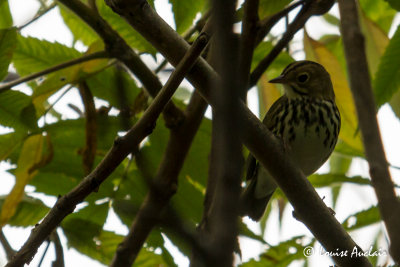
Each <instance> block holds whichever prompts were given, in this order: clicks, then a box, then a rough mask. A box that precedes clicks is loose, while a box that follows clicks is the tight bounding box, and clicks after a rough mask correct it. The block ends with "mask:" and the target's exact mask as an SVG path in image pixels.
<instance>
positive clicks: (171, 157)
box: [110, 32, 208, 267]
mask: <svg viewBox="0 0 400 267" xmlns="http://www.w3.org/2000/svg"><path fill="white" fill-rule="evenodd" d="M207 43H208V36H207V33H206V32H202V33H201V34H200V36H199V38H198V39H197V40H196V41H195V42H194V43H193V45H192V47H191V48H190V49H189V51H188V52H187V54H186V55H185V56H184V58H183V59H182V61H181V62H180V63H179V64H178V66H177V67H176V70H175V72H174V73H173V74H172V75H171V77H170V79H169V80H168V82H167V84H169V83H171V86H175V87H176V88H177V87H178V86H179V84H180V82H181V81H182V80H183V78H184V77H185V75H186V73H187V71H189V70H190V68H191V66H192V65H193V64H194V63H195V61H196V60H197V58H198V56H199V55H200V53H201V51H202V50H203V48H204V47H205V46H206V44H207ZM167 84H166V86H167ZM206 107H207V104H206V103H205V102H204V100H202V99H201V97H200V96H199V95H198V94H197V93H194V95H193V97H192V100H191V102H190V104H189V106H188V110H187V117H186V120H185V121H184V122H183V123H182V125H180V126H179V127H177V128H174V129H172V131H171V136H170V139H169V142H168V145H167V149H166V151H165V153H164V157H163V160H162V162H161V165H160V167H159V170H158V172H157V175H156V177H155V179H154V185H153V186H152V187H151V188H150V192H149V193H148V195H147V196H146V198H145V201H144V202H143V204H142V206H141V207H140V210H139V212H138V213H137V215H136V217H135V220H134V221H133V223H132V225H131V227H130V231H129V233H128V235H127V236H126V237H125V238H124V241H123V242H122V243H121V244H119V246H118V249H117V252H116V254H115V256H114V259H113V260H112V263H111V265H110V266H115V267H117V266H118V267H119V266H131V265H132V263H133V262H134V261H135V259H136V257H137V256H138V254H139V251H140V249H141V248H142V246H143V244H144V242H145V241H146V239H147V236H148V235H149V233H150V231H151V230H152V228H153V227H154V226H155V225H156V224H157V223H158V221H159V217H160V214H161V212H162V211H163V209H164V208H165V206H166V205H167V204H168V202H169V200H170V198H171V197H172V196H173V195H174V194H175V192H176V189H177V184H178V175H179V171H180V170H181V168H182V165H183V162H184V159H185V157H186V154H187V152H188V150H189V148H190V144H191V143H192V140H193V138H194V135H195V133H196V132H197V129H198V127H199V126H200V122H201V119H202V118H203V114H204V112H205V108H206Z"/></svg>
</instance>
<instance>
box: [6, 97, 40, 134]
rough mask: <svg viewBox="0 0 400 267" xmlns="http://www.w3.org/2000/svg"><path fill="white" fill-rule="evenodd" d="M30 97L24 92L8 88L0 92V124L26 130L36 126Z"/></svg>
mask: <svg viewBox="0 0 400 267" xmlns="http://www.w3.org/2000/svg"><path fill="white" fill-rule="evenodd" d="M27 109H28V110H29V109H32V102H31V98H30V97H29V96H27V95H25V94H24V93H21V92H18V91H12V90H8V91H5V92H2V93H1V94H0V125H3V126H6V127H11V128H14V129H15V130H16V131H20V130H21V131H27V130H28V129H33V128H35V127H36V117H35V112H33V113H32V112H30V113H26V112H25V111H26V110H27Z"/></svg>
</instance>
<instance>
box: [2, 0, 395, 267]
mask: <svg viewBox="0 0 400 267" xmlns="http://www.w3.org/2000/svg"><path fill="white" fill-rule="evenodd" d="M83 2H87V1H83ZM149 2H150V4H151V5H152V6H153V7H154V1H149ZM291 2H292V1H290V0H279V1H269V0H261V1H260V7H259V16H260V18H261V19H263V18H266V17H268V16H270V15H272V14H274V13H276V12H278V11H279V10H281V9H282V8H284V7H285V6H287V5H288V4H290V3H291ZM44 3H45V2H43V1H42V3H41V5H44ZM169 3H170V4H171V9H172V12H173V17H174V23H175V28H176V30H177V32H178V33H180V34H182V33H184V32H187V30H188V29H189V28H190V27H191V26H193V25H194V23H195V22H196V21H197V20H198V19H199V18H200V17H201V16H202V15H204V14H205V12H206V10H208V9H209V5H208V1H205V0H200V1H197V0H190V1H188V0H170V1H169ZM96 4H97V9H98V12H99V14H100V15H101V16H102V17H103V18H104V19H105V20H106V21H107V22H108V23H109V24H110V25H111V26H112V27H113V28H114V29H115V30H116V31H117V32H118V33H119V34H120V35H121V36H122V37H123V38H124V39H125V40H126V41H127V43H128V44H129V45H130V46H131V47H132V48H133V49H134V50H135V51H137V52H138V53H141V54H149V55H152V57H151V58H152V59H153V60H155V59H156V57H155V56H156V55H157V54H158V53H157V51H156V50H155V49H154V47H152V46H151V45H150V44H149V43H148V42H147V41H146V40H145V39H144V38H143V37H142V36H140V34H139V33H137V32H136V31H135V30H133V29H132V28H131V27H130V26H129V24H128V23H127V22H126V21H125V20H123V19H122V18H121V17H120V16H118V15H116V14H115V13H113V12H112V10H111V9H110V8H109V7H108V6H107V5H106V4H105V2H104V1H103V0H97V1H96ZM359 4H360V5H359V7H360V10H359V14H360V24H361V25H362V30H363V33H364V35H365V37H366V47H367V57H368V62H369V67H370V73H371V80H372V82H373V87H374V94H375V99H376V103H377V108H378V109H379V107H381V106H382V105H385V104H387V103H388V104H389V105H390V106H391V107H392V109H393V111H394V113H395V114H396V116H397V117H399V118H400V92H399V88H400V27H397V29H394V28H395V27H396V25H393V22H394V18H395V16H396V15H398V13H397V12H398V11H399V9H400V6H399V1H397V0H386V1H375V0H359ZM57 8H58V10H59V11H60V14H61V18H62V19H63V21H64V22H65V24H66V26H67V27H68V29H69V30H70V31H71V33H72V36H73V38H74V42H73V44H71V45H65V44H60V43H57V42H50V41H47V40H40V39H38V38H34V37H30V36H25V35H22V34H21V33H20V31H18V30H17V29H16V28H14V27H12V26H13V18H12V15H11V13H10V9H9V6H8V1H6V0H0V80H3V79H4V78H5V77H6V76H7V73H8V71H9V70H12V69H15V71H16V73H17V74H18V75H19V76H21V77H23V76H26V75H29V74H32V73H36V72H38V71H42V70H45V69H48V68H50V67H53V66H55V65H57V64H60V63H63V62H65V61H68V60H71V59H76V58H79V57H81V56H83V55H85V54H90V53H94V52H98V51H102V50H104V44H103V41H102V40H101V39H100V38H99V36H98V35H97V34H96V33H95V31H94V30H92V29H91V28H90V27H89V26H88V25H87V24H86V23H85V22H83V21H82V20H81V19H80V18H79V17H78V16H77V15H75V14H74V13H72V12H71V11H70V10H68V9H67V8H66V7H65V6H63V5H61V4H60V5H59V6H58V7H57ZM239 9H240V12H241V11H242V7H239ZM240 12H239V13H240ZM294 12H296V11H294ZM319 20H320V21H324V22H327V23H328V24H329V25H330V26H331V27H333V28H335V30H336V32H339V26H340V19H339V18H338V17H336V16H335V14H334V13H333V12H331V13H328V14H326V15H324V16H323V17H321V18H319ZM312 26H313V25H308V24H307V28H308V29H311V28H312ZM390 32H394V34H391V35H389V33H390ZM279 37H280V35H279V34H278V35H277V36H275V35H272V34H270V35H269V36H267V37H266V38H265V40H264V41H263V42H261V43H260V44H259V45H258V46H257V48H256V50H255V52H254V57H253V61H252V68H254V67H255V66H256V65H257V63H258V62H259V61H260V60H262V59H263V58H264V57H265V55H266V54H268V53H269V51H270V50H271V49H272V47H273V45H274V44H275V42H276V39H277V38H279ZM302 41H303V42H302V44H303V46H302V48H301V49H300V50H293V51H292V49H289V50H287V51H285V52H282V53H281V54H280V55H279V56H278V58H277V59H276V60H275V61H274V62H273V63H272V65H271V66H270V67H269V69H268V70H267V71H266V72H265V73H264V74H263V76H262V77H261V79H260V81H259V82H258V84H257V90H258V96H259V97H258V99H259V111H260V114H261V116H263V115H264V114H265V113H266V111H267V110H268V108H269V107H270V106H271V104H272V103H273V102H274V101H275V100H276V99H277V98H278V97H279V96H280V95H281V94H282V90H281V88H280V87H277V86H276V85H275V84H269V83H268V80H269V79H271V78H274V77H276V76H278V75H279V74H280V72H281V71H282V69H283V68H284V67H285V66H286V65H287V64H289V63H290V62H292V61H293V60H294V58H298V57H299V56H298V55H299V54H304V55H305V57H306V58H307V59H311V60H314V61H317V62H320V63H321V64H323V65H324V66H325V67H326V68H327V70H328V71H329V73H330V74H331V76H332V80H333V83H334V88H335V93H336V97H337V103H338V106H339V109H340V112H341V115H342V130H341V133H340V140H339V143H338V145H337V147H336V150H335V153H334V154H333V156H332V159H331V161H330V171H329V172H327V173H325V174H314V175H312V176H310V181H311V182H312V183H313V185H314V186H315V187H323V188H329V189H330V190H331V192H332V199H333V203H334V206H335V204H336V202H337V200H338V197H339V195H340V192H341V189H342V185H344V184H356V185H360V186H363V187H370V186H371V185H370V180H369V179H368V178H366V177H361V176H352V177H350V176H348V174H347V173H348V170H349V168H350V166H351V163H352V161H353V159H354V158H363V157H364V155H363V147H362V143H361V139H360V135H359V131H358V121H357V117H356V113H355V108H354V103H353V98H352V95H351V93H350V90H349V85H348V81H347V73H346V64H345V56H344V53H343V47H342V41H341V36H340V35H339V34H322V35H321V36H319V37H318V38H312V37H310V36H309V35H308V32H306V31H304V34H303V40H302ZM294 42H295V41H294ZM76 44H79V47H82V46H83V47H85V49H86V50H85V52H82V49H79V50H78V49H77V48H76V47H77V46H76ZM298 45H299V44H298V43H297V44H296V47H299V46H298ZM289 46H290V47H291V46H292V44H290V45H289ZM296 49H298V48H296ZM157 63H160V62H157ZM10 66H12V67H10ZM81 82H85V83H86V84H87V85H88V87H89V89H90V91H91V93H92V95H93V96H94V97H95V101H96V108H97V114H96V116H97V117H96V122H97V133H96V134H97V148H96V155H95V164H98V163H99V162H100V161H101V160H102V158H103V157H104V155H105V154H106V153H107V151H108V150H109V149H110V148H111V146H112V144H113V141H114V139H115V137H116V136H118V135H119V134H123V132H124V131H126V130H127V129H126V123H123V121H125V122H126V118H127V119H128V122H129V126H132V125H133V124H134V123H135V122H136V121H137V120H138V119H140V117H141V116H142V114H143V113H142V111H143V108H144V107H145V106H146V104H147V102H146V101H147V98H143V96H142V90H143V88H141V85H140V83H138V82H137V80H136V79H135V78H134V77H133V76H132V75H131V74H130V73H128V72H126V71H125V70H124V69H123V68H121V67H120V66H119V65H118V64H115V61H113V60H112V59H97V60H92V61H89V62H84V63H80V64H77V65H74V66H71V67H69V68H65V69H62V70H59V71H56V72H52V73H50V74H48V75H45V76H43V77H41V78H39V79H35V80H31V81H29V82H28V83H27V85H28V86H29V89H30V90H31V91H30V92H29V90H25V91H23V92H21V91H17V90H8V91H5V92H1V93H0V125H1V126H2V128H3V129H5V128H6V129H7V133H4V134H1V135H0V159H1V160H4V161H6V162H8V163H9V164H10V165H9V166H10V168H9V170H8V172H9V173H10V174H12V175H14V176H15V180H16V182H15V185H14V187H13V189H12V190H11V191H10V193H9V194H8V195H6V196H1V197H0V207H1V213H0V223H1V225H10V226H19V227H31V226H33V225H35V224H36V223H37V222H38V221H40V220H41V219H42V218H43V217H44V216H45V215H46V213H47V212H48V210H49V208H50V207H48V206H47V205H46V204H44V203H43V202H42V200H40V199H41V198H40V197H39V195H42V196H43V195H44V196H47V197H53V198H56V197H58V196H60V195H64V194H66V193H68V192H69V191H70V190H72V189H73V188H74V187H75V186H77V185H78V184H79V183H80V182H81V181H82V179H83V178H84V168H83V160H82V151H83V150H84V148H85V135H86V134H87V133H86V132H85V119H84V118H82V114H84V111H83V110H82V111H79V107H78V108H77V109H78V116H76V115H75V116H71V115H69V114H67V112H66V111H64V110H63V111H61V110H60V111H59V110H58V109H57V108H58V106H57V100H55V99H57V98H56V97H55V96H57V97H60V96H63V94H62V92H64V91H65V88H67V87H68V86H70V87H72V89H71V90H72V91H75V92H76V91H77V90H76V85H77V84H79V83H81ZM121 88H123V89H124V90H123V92H121V90H120V89H121ZM191 92H192V90H191V89H190V88H189V89H188V88H185V87H182V88H180V89H179V91H178V93H177V94H176V95H175V96H174V101H175V102H176V103H177V104H178V105H179V106H181V107H183V108H185V105H186V104H185V103H187V102H188V99H189V97H190V95H191ZM71 102H73V101H71ZM76 103H79V100H77V101H76V100H75V102H73V103H72V104H74V105H75V104H76ZM75 110H76V109H75ZM164 124H165V123H164V121H163V119H162V118H160V119H159V120H158V121H157V127H156V128H155V129H154V131H153V132H152V134H151V135H150V136H149V138H148V139H146V141H145V142H144V143H143V145H142V146H141V148H140V151H139V153H138V155H137V157H136V158H135V159H129V158H127V159H125V160H124V161H123V162H122V164H120V166H119V167H118V168H117V169H116V170H115V171H114V172H113V173H112V174H111V175H110V177H108V179H107V180H106V181H105V182H104V183H103V184H102V185H101V187H100V188H99V191H98V192H97V193H93V194H91V195H90V196H89V197H87V199H86V200H85V202H84V207H83V208H80V209H77V210H76V211H75V212H74V213H73V214H71V215H70V216H68V217H66V219H65V220H63V222H62V223H61V225H60V228H61V229H62V231H63V233H64V234H65V237H66V238H67V242H68V246H69V247H73V248H75V249H76V250H77V251H79V252H80V253H82V254H85V255H87V256H88V257H91V258H92V259H95V260H97V261H99V262H101V263H103V264H106V265H107V264H109V263H110V261H111V259H112V257H113V255H114V253H115V250H116V248H117V245H118V244H119V243H120V242H121V240H122V239H123V236H121V235H119V234H116V233H114V232H112V231H108V230H105V229H104V224H105V222H106V220H107V218H108V217H109V214H110V212H111V211H113V212H115V214H116V215H117V216H118V218H119V219H120V220H121V221H122V223H123V224H124V225H126V226H127V227H129V226H130V224H131V223H132V221H133V220H134V219H135V216H136V213H137V211H138V209H139V207H140V205H141V203H142V202H143V199H144V198H145V196H146V194H147V192H148V185H149V182H150V179H151V178H152V177H154V175H155V172H156V170H157V168H158V165H159V163H160V161H161V159H162V157H163V154H164V151H165V148H166V144H167V141H168V138H169V131H168V129H167V128H166V127H165V126H164ZM210 136H211V121H210V120H209V119H203V122H202V124H201V126H200V129H199V131H198V133H197V135H196V137H195V139H194V141H193V144H192V146H191V148H190V151H189V153H188V155H187V158H186V161H185V164H184V166H183V169H182V171H181V172H180V174H179V188H178V191H177V194H176V195H175V196H174V197H173V199H172V201H171V202H172V203H171V207H173V209H174V210H175V212H176V213H177V214H179V215H180V216H181V218H182V219H183V220H184V221H185V223H187V226H188V227H189V228H192V229H194V228H195V226H196V224H198V223H199V222H200V220H201V216H202V212H203V199H204V191H205V188H206V183H207V175H208V157H209V153H210ZM27 186H29V187H30V190H29V191H27V189H26V188H27ZM32 188H33V189H32ZM32 190H33V192H32ZM37 193H40V194H37ZM282 198H284V196H283V195H282V193H280V192H277V194H275V195H274V197H273V199H274V201H275V200H277V199H281V200H282ZM281 200H280V201H279V208H280V210H281V213H280V214H281V215H282V212H283V210H284V209H285V207H286V206H287V204H288V202H287V201H285V200H283V201H281ZM272 209H273V208H272V206H271V205H270V206H269V207H268V210H267V212H266V215H265V216H264V218H263V220H262V222H261V225H260V227H261V230H262V233H264V232H265V231H266V226H267V223H268V222H269V217H268V215H269V214H270V212H271V210H272ZM281 219H282V216H280V220H281ZM380 221H381V219H380V216H379V211H378V209H377V207H376V206H372V207H370V208H369V209H367V210H359V211H357V212H355V213H354V214H349V215H348V217H347V218H346V219H345V220H344V221H343V222H342V224H343V226H344V227H345V229H346V230H348V231H353V230H357V229H361V228H364V227H367V226H370V225H374V224H377V223H379V222H380ZM240 232H241V235H243V236H246V237H248V238H252V239H253V240H257V241H259V242H260V244H263V246H265V249H264V250H263V252H262V254H260V255H259V259H257V260H256V259H251V260H250V261H248V262H244V263H242V264H240V266H246V267H251V266H288V265H289V264H291V263H292V262H293V261H298V260H301V261H305V257H304V254H303V248H304V247H305V246H309V245H311V246H313V244H314V240H312V241H309V242H307V241H304V240H305V238H304V237H301V236H299V237H294V238H292V239H290V240H285V241H282V242H280V243H278V244H276V245H274V246H267V245H266V244H267V242H266V241H267V240H264V238H263V235H259V234H256V233H254V232H253V231H251V230H250V229H248V228H247V225H246V224H244V223H243V224H241V225H240ZM378 238H379V236H376V238H375V239H374V240H375V243H374V246H375V247H377V244H378V243H377V242H378ZM166 240H168V241H171V242H172V243H173V244H174V245H175V246H176V247H177V248H178V249H179V251H180V252H181V253H183V254H184V255H185V256H187V257H190V255H191V252H192V251H191V248H190V245H189V244H187V243H186V242H184V240H182V238H181V237H180V236H179V235H178V234H177V233H176V232H175V231H171V229H166V228H163V227H161V226H160V227H157V228H155V229H154V230H153V231H152V233H151V235H150V237H149V238H148V240H147V242H146V246H145V248H144V249H142V250H141V252H140V255H139V257H138V259H137V260H136V263H135V265H134V266H175V265H176V263H175V262H174V255H173V254H171V253H172V252H171V251H170V250H169V249H168V248H167V247H166V246H165V244H166ZM373 260H375V261H377V260H378V259H373ZM305 264H307V262H306V261H305Z"/></svg>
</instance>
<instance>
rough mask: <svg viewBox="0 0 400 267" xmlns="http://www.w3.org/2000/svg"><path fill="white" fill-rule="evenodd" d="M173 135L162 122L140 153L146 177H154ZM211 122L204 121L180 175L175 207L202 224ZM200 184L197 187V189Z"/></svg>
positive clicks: (159, 122)
mask: <svg viewBox="0 0 400 267" xmlns="http://www.w3.org/2000/svg"><path fill="white" fill-rule="evenodd" d="M168 136H169V131H168V130H167V128H166V127H165V126H164V122H163V121H162V120H159V121H158V123H157V127H156V128H155V129H154V131H153V133H152V134H151V136H149V142H148V144H147V145H146V146H144V147H143V148H142V149H141V150H140V154H139V156H138V157H137V159H138V162H137V165H138V167H139V169H140V170H142V171H143V172H144V173H145V175H144V176H145V177H153V176H154V175H155V172H156V170H157V167H158V165H159V164H160V162H161V158H162V156H163V154H164V151H165V148H166V144H167V141H168ZM210 136H211V121H210V120H208V119H203V122H202V124H201V126H200V129H199V131H198V132H197V135H196V137H195V139H194V141H193V143H192V146H191V148H190V150H189V153H188V156H187V157H186V160H185V164H184V166H183V168H182V171H181V172H180V175H179V190H178V192H177V194H176V195H175V196H174V198H173V199H172V200H171V201H172V206H173V207H174V208H176V210H177V212H178V213H179V214H182V215H183V216H184V217H185V219H188V220H194V221H196V222H197V221H200V220H201V216H202V213H201V210H202V207H203V192H202V191H201V190H200V188H201V187H203V188H205V186H206V178H207V175H208V173H207V172H208V171H207V170H208V161H207V160H204V159H206V158H208V155H209V149H210ZM195 184H197V185H195Z"/></svg>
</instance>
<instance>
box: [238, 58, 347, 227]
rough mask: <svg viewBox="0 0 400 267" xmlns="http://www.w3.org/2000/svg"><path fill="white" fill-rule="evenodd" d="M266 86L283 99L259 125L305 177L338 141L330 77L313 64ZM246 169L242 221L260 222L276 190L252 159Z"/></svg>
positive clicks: (302, 64) (300, 64)
mask: <svg viewBox="0 0 400 267" xmlns="http://www.w3.org/2000/svg"><path fill="white" fill-rule="evenodd" d="M270 82H271V83H281V84H283V87H284V89H285V94H284V95H283V96H281V97H280V98H279V99H278V100H277V101H276V102H275V103H274V104H273V105H272V106H271V108H270V109H269V111H268V112H267V115H266V116H265V118H264V120H263V123H264V124H265V125H266V126H267V127H268V129H269V130H270V131H271V132H272V133H273V134H274V135H275V136H276V137H277V138H278V139H280V140H281V141H282V143H283V147H284V149H285V150H286V152H287V154H288V156H289V157H291V158H292V160H293V161H294V162H295V163H296V164H297V165H298V167H300V169H301V170H302V171H303V173H304V174H305V175H306V176H308V175H310V174H312V173H313V172H315V171H316V170H317V169H318V168H319V167H321V165H322V164H323V163H324V162H325V161H326V160H327V159H328V157H329V156H330V154H331V153H332V151H333V149H334V147H335V145H336V141H337V138H338V135H339V130H340V113H339V110H338V109H337V107H336V104H335V94H334V92H333V86H332V82H331V79H330V76H329V73H328V72H327V71H326V70H325V68H324V67H323V66H322V65H320V64H318V63H316V62H313V61H308V60H303V61H296V62H293V63H291V64H289V65H288V66H287V67H286V68H285V69H284V70H283V72H282V74H281V75H280V76H279V77H277V78H275V79H272V80H271V81H270ZM246 167H247V173H246V179H247V186H246V188H245V189H244V191H243V193H242V196H241V215H242V216H245V215H248V216H249V217H250V218H251V219H253V220H256V221H258V220H260V218H261V217H262V215H263V214H264V211H265V208H266V206H267V204H268V201H269V199H270V198H271V196H272V194H273V193H274V191H275V189H276V188H277V185H276V183H275V181H274V179H273V178H272V177H271V175H270V174H269V173H268V171H267V170H266V169H265V168H263V167H262V166H261V165H260V163H259V162H257V161H256V159H255V158H254V157H253V156H252V155H251V154H250V155H249V156H248V159H247V162H246Z"/></svg>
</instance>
